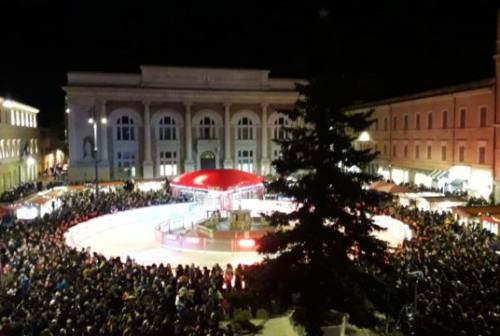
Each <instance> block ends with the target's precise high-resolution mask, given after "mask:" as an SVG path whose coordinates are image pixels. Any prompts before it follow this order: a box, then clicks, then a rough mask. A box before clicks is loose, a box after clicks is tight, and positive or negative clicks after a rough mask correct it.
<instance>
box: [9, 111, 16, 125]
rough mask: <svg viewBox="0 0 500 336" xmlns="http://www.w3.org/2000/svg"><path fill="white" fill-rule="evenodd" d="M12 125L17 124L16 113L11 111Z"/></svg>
mask: <svg viewBox="0 0 500 336" xmlns="http://www.w3.org/2000/svg"><path fill="white" fill-rule="evenodd" d="M10 124H11V125H15V124H16V113H15V112H14V110H10Z"/></svg>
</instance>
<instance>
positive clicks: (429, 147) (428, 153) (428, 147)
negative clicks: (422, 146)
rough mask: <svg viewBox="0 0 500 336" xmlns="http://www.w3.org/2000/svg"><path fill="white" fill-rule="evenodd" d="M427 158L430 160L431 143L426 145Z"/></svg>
mask: <svg viewBox="0 0 500 336" xmlns="http://www.w3.org/2000/svg"><path fill="white" fill-rule="evenodd" d="M427 160H432V145H427Z"/></svg>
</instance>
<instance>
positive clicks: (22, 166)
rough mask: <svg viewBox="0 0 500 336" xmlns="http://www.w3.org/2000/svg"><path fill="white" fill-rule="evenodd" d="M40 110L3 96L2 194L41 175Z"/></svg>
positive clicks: (0, 120)
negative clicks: (38, 115) (39, 170)
mask: <svg viewBox="0 0 500 336" xmlns="http://www.w3.org/2000/svg"><path fill="white" fill-rule="evenodd" d="M38 112H39V111H38V109H36V108H34V107H31V106H28V105H25V104H22V103H19V102H16V101H14V100H10V99H5V98H2V97H0V194H1V193H3V192H4V191H8V190H11V189H13V188H15V187H16V186H17V185H19V184H20V183H24V182H27V181H34V180H36V179H37V178H38V169H39V167H38V165H39V162H40V160H39V159H38V157H39V148H38V138H39V132H38V128H37V126H38V125H37V114H38Z"/></svg>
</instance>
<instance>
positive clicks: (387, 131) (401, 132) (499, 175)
mask: <svg viewBox="0 0 500 336" xmlns="http://www.w3.org/2000/svg"><path fill="white" fill-rule="evenodd" d="M494 59H495V65H496V76H495V77H494V78H489V79H485V80H482V81H477V82H472V83H466V84H463V85H457V86H452V87H447V88H442V89H438V90H432V91H426V92H421V93H418V94H414V95H408V96H402V97H395V98H392V99H387V100H383V101H378V102H373V103H368V104H364V105H360V106H356V107H353V110H354V111H356V110H366V109H373V110H374V114H373V117H374V119H375V122H374V123H373V124H372V126H371V128H370V129H369V130H368V134H369V141H365V142H364V143H363V144H360V145H362V146H369V147H372V148H373V149H375V150H377V151H378V152H379V153H380V154H379V157H378V159H377V160H376V161H375V162H374V163H373V164H372V165H371V167H370V169H371V171H372V172H373V173H379V174H381V175H382V176H384V178H386V179H391V180H394V181H395V182H396V183H405V182H411V183H416V184H423V185H426V186H429V187H431V186H433V187H439V188H444V189H450V190H456V189H459V190H464V191H468V192H469V193H470V194H472V195H475V196H481V197H484V198H488V197H489V196H490V195H493V196H494V197H495V199H496V200H497V201H500V11H499V12H498V24H497V49H496V55H495V56H494Z"/></svg>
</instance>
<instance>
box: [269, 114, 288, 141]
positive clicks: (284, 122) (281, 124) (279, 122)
mask: <svg viewBox="0 0 500 336" xmlns="http://www.w3.org/2000/svg"><path fill="white" fill-rule="evenodd" d="M286 127H288V119H286V118H285V117H279V118H277V119H276V120H275V121H274V127H273V139H274V140H283V139H285V138H286V137H287V132H286V130H285V128H286Z"/></svg>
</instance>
